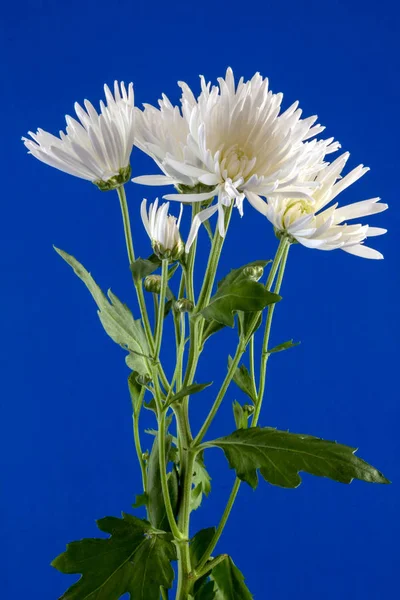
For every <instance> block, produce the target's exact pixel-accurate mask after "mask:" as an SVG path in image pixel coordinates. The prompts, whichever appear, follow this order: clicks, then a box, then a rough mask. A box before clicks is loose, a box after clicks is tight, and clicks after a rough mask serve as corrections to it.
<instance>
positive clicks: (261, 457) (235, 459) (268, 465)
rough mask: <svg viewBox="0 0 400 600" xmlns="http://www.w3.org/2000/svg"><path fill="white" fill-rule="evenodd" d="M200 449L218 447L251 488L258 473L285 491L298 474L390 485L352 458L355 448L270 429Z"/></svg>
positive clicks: (247, 432)
mask: <svg viewBox="0 0 400 600" xmlns="http://www.w3.org/2000/svg"><path fill="white" fill-rule="evenodd" d="M203 446H204V447H207V446H217V447H219V448H221V449H222V450H223V451H224V453H225V456H226V458H227V459H228V462H229V465H230V467H231V468H232V469H235V471H236V475H237V477H239V479H241V480H242V481H245V482H247V483H248V484H249V485H250V486H251V487H253V488H256V487H257V483H258V477H257V470H259V471H260V473H261V475H262V476H263V478H264V479H265V480H266V481H268V482H269V483H272V484H273V485H277V486H280V487H285V488H296V487H298V486H299V485H300V483H301V477H300V475H299V472H301V471H304V472H306V473H310V474H311V475H317V476H319V477H328V478H329V479H333V480H334V481H338V482H340V483H351V481H352V480H353V479H360V480H361V481H367V482H369V483H390V482H389V480H388V479H386V477H385V476H384V475H383V474H382V473H381V472H380V471H378V470H377V469H375V468H374V467H372V466H371V465H369V464H368V463H366V462H365V461H363V460H362V459H361V458H358V456H355V455H354V452H355V451H356V449H355V448H350V447H349V446H344V445H343V444H338V443H337V442H331V441H327V440H323V439H321V438H317V437H314V436H311V435H302V434H296V433H289V432H288V431H279V430H278V429H273V428H272V427H253V428H250V429H239V430H237V431H234V432H233V433H232V434H231V435H228V436H226V437H222V438H219V439H217V440H213V441H211V442H207V443H206V444H204V445H203Z"/></svg>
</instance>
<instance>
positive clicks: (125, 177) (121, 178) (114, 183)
mask: <svg viewBox="0 0 400 600" xmlns="http://www.w3.org/2000/svg"><path fill="white" fill-rule="evenodd" d="M131 175H132V169H131V165H128V166H127V167H122V168H121V169H120V170H119V171H118V175H114V177H110V179H107V181H104V180H103V179H98V180H97V181H93V183H94V185H95V186H97V187H98V188H99V190H101V191H102V192H109V191H110V190H116V189H117V188H119V187H121V185H124V183H128V181H129V180H130V178H131Z"/></svg>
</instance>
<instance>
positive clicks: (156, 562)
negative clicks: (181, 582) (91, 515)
mask: <svg viewBox="0 0 400 600" xmlns="http://www.w3.org/2000/svg"><path fill="white" fill-rule="evenodd" d="M122 516H123V518H122V519H117V518H115V517H105V518H104V519H100V521H98V522H97V525H98V527H99V529H100V531H103V532H105V533H108V534H110V537H109V538H108V539H97V538H95V539H83V540H81V541H79V542H72V543H71V544H68V545H67V550H66V551H65V552H63V554H60V556H58V557H57V558H56V559H54V561H53V562H52V566H53V567H55V568H56V569H58V571H61V573H67V574H75V573H81V574H82V577H81V578H80V579H79V581H78V582H77V583H75V584H74V585H72V586H71V587H70V588H69V589H68V590H67V591H66V592H65V594H63V595H62V596H61V598H60V599H59V600H85V599H88V600H89V599H90V600H103V599H107V600H118V598H121V596H123V595H124V594H126V593H129V594H130V595H131V598H134V599H135V600H159V598H160V586H163V587H165V588H166V589H169V588H171V587H172V582H173V579H174V571H173V568H172V566H171V564H170V563H171V561H172V560H176V549H175V546H174V544H173V543H172V540H171V536H170V535H168V534H165V533H164V532H154V531H153V530H152V528H151V526H150V524H149V523H147V521H143V520H141V519H137V518H136V517H132V516H131V515H127V514H124V513H123V515H122Z"/></svg>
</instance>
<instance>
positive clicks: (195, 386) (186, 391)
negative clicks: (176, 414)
mask: <svg viewBox="0 0 400 600" xmlns="http://www.w3.org/2000/svg"><path fill="white" fill-rule="evenodd" d="M212 384H213V382H212V381H208V382H207V383H191V384H190V385H186V386H184V387H183V388H182V389H181V390H179V392H177V393H176V394H174V395H173V396H172V397H171V398H170V399H169V400H168V402H167V403H166V404H165V405H164V408H165V409H166V408H168V407H169V406H171V404H174V403H175V402H179V401H180V400H183V399H184V398H186V396H192V395H193V394H197V393H198V392H202V391H203V390H204V389H205V388H207V387H209V386H210V385H212Z"/></svg>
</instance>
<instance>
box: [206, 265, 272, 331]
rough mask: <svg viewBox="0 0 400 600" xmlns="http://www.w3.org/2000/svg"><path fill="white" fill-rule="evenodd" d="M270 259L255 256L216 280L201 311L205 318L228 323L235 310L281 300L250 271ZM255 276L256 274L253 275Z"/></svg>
mask: <svg viewBox="0 0 400 600" xmlns="http://www.w3.org/2000/svg"><path fill="white" fill-rule="evenodd" d="M269 262H271V261H267V260H256V261H254V262H252V263H249V264H247V265H244V266H243V267H240V268H239V269H232V271H231V272H230V273H228V275H226V277H224V278H223V279H222V280H221V281H220V282H219V283H218V289H217V292H216V293H215V294H214V296H213V297H212V298H211V299H210V302H209V304H208V305H207V306H206V307H205V308H204V309H203V310H202V311H201V314H202V315H203V317H204V318H205V319H206V321H212V320H215V321H218V323H222V324H223V325H226V326H228V327H233V326H234V324H235V321H234V313H236V312H237V311H245V312H249V311H250V312H251V311H261V310H263V309H264V308H265V307H266V306H268V305H269V304H274V303H275V302H278V301H279V300H281V297H280V296H278V295H277V294H273V293H272V292H269V291H268V290H266V289H265V287H264V286H263V285H262V284H261V283H257V282H256V281H255V280H254V276H253V275H250V274H249V271H251V270H252V269H253V270H254V269H257V268H261V269H262V268H263V267H265V265H266V264H268V263H269ZM256 279H258V277H256Z"/></svg>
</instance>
